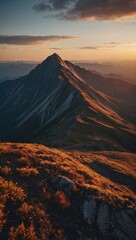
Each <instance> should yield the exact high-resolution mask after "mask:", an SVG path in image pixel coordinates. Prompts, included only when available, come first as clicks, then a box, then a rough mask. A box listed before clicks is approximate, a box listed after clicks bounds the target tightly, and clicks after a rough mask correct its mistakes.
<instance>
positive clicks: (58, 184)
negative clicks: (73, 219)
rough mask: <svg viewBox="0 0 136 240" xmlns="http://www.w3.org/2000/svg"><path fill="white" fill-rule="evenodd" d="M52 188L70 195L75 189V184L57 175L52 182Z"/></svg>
mask: <svg viewBox="0 0 136 240" xmlns="http://www.w3.org/2000/svg"><path fill="white" fill-rule="evenodd" d="M52 186H53V187H54V188H58V189H59V190H61V191H63V192H66V193H68V194H70V193H71V192H72V191H73V189H74V187H75V183H74V182H73V181H72V180H71V179H69V178H67V177H64V176H61V175H59V176H56V177H55V178H54V179H53V180H52Z"/></svg>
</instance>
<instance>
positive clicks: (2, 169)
mask: <svg viewBox="0 0 136 240" xmlns="http://www.w3.org/2000/svg"><path fill="white" fill-rule="evenodd" d="M0 173H2V174H4V175H9V174H10V173H11V168H10V167H7V166H5V167H0Z"/></svg>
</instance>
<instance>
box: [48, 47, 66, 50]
mask: <svg viewBox="0 0 136 240" xmlns="http://www.w3.org/2000/svg"><path fill="white" fill-rule="evenodd" d="M50 49H51V50H62V49H63V48H59V47H52V48H50Z"/></svg>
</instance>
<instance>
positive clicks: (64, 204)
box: [54, 190, 70, 208]
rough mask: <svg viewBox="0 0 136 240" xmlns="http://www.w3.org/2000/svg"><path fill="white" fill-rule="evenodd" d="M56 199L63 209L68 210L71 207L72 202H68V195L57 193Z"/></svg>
mask: <svg viewBox="0 0 136 240" xmlns="http://www.w3.org/2000/svg"><path fill="white" fill-rule="evenodd" d="M54 196H55V199H56V200H57V202H58V203H59V205H60V206H61V207H63V208H67V207H69V206H70V202H69V200H68V198H67V197H66V195H65V194H64V193H63V192H61V191H59V190H58V191H57V192H56V193H55V194H54Z"/></svg>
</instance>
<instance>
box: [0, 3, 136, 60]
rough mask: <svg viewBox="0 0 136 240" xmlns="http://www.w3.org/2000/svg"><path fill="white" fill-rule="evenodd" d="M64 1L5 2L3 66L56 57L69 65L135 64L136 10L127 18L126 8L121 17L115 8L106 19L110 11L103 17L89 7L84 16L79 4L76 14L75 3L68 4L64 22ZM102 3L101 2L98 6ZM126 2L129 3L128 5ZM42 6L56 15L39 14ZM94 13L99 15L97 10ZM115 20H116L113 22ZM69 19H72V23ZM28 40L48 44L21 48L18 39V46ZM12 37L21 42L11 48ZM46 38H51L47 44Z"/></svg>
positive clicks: (0, 40)
mask: <svg viewBox="0 0 136 240" xmlns="http://www.w3.org/2000/svg"><path fill="white" fill-rule="evenodd" d="M61 1H62V0H61ZM61 1H59V0H56V2H55V0H49V1H48V0H45V1H43V2H42V1H40V0H29V1H26V0H23V1H17V0H12V1H11V0H1V1H0V35H1V36H0V60H36V61H37V60H42V59H44V58H45V57H47V56H48V55H50V54H52V53H53V52H54V51H55V52H57V53H58V54H60V55H61V56H62V57H63V58H65V59H76V60H82V59H83V60H94V61H95V60H101V61H102V60H104V61H105V60H112V59H113V60H116V59H118V60H125V59H126V60H129V59H131V60H133V59H136V31H135V29H136V18H135V16H136V15H135V14H136V10H135V11H132V8H130V11H128V12H127V13H126V9H125V7H124V9H123V11H122V9H121V10H120V13H118V11H116V9H115V6H113V11H112V12H111V11H110V12H109V13H108V9H107V11H105V9H104V7H103V5H101V11H100V12H98V11H94V12H93V11H92V12H91V11H87V6H83V10H84V11H81V10H82V9H80V8H79V7H80V5H81V3H80V2H81V0H75V1H77V2H78V1H79V4H78V5H77V8H76V7H75V9H74V10H73V9H72V10H71V9H70V6H71V5H70V4H71V0H67V1H66V2H68V3H67V8H68V9H70V10H69V12H68V14H67V15H66V16H63V19H61V20H60V17H58V15H61V14H62V12H63V13H65V9H66V7H65V6H64V7H61V3H62V2H61ZM86 1H87V2H88V9H89V7H90V6H91V9H93V5H92V0H90V1H88V0H86ZM101 1H102V0H99V2H101ZM104 1H108V0H104ZM125 1H126V2H127V0H125ZM130 1H131V0H130ZM54 2H55V3H57V7H56V5H55V7H56V8H55V7H54V5H53V4H54ZM59 2H60V3H59ZM84 2H85V1H84ZM41 3H42V5H40V6H42V7H43V6H44V8H45V6H47V5H48V4H50V5H49V6H51V7H52V10H51V11H45V10H44V8H43V9H40V11H39V10H38V11H37V10H35V8H34V6H36V9H39V8H38V7H39V4H41ZM103 3H104V2H103ZM59 4H60V5H59ZM89 4H90V5H89ZM120 4H121V0H120ZM122 4H123V1H122ZM126 4H127V3H126ZM126 6H127V5H126ZM135 6H136V5H134V7H135ZM94 7H95V9H96V7H97V6H94ZM117 7H119V6H117ZM58 8H59V10H58ZM111 8H112V6H111ZM120 8H121V5H120ZM126 8H127V7H126ZM56 15H57V16H56ZM114 15H117V16H116V17H115V19H114ZM118 15H119V16H118ZM73 16H74V17H73ZM103 16H104V17H103ZM110 16H111V17H110ZM68 17H71V19H69V20H68V19H67V18H68ZM122 17H123V18H122ZM24 35H25V36H26V35H27V38H28V37H31V38H32V37H34V36H37V37H38V36H39V37H41V36H45V39H44V41H41V40H40V41H39V42H38V41H37V40H35V39H33V42H32V43H31V41H29V44H28V41H27V42H24V43H23V41H21V44H20V43H18V42H17V41H18V39H19V41H20V38H21V39H22V36H24ZM5 36H6V38H5ZM7 36H8V39H7ZM11 36H12V40H13V37H14V38H16V36H17V39H15V40H16V41H15V42H14V41H13V42H11ZM47 36H48V37H50V38H48V39H46V37H47ZM52 36H56V38H55V39H54V38H52ZM4 39H6V41H5V40H4ZM39 39H40V38H39ZM4 41H5V42H4Z"/></svg>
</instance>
